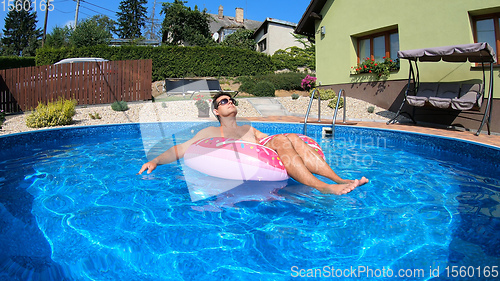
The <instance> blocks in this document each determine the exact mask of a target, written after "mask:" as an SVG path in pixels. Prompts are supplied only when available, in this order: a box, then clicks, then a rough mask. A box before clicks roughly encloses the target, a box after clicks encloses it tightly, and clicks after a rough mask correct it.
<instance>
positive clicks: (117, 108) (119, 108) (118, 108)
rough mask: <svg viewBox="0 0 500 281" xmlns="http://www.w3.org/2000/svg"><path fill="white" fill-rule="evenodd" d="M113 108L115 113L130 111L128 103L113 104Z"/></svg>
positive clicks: (116, 102) (117, 102)
mask: <svg viewBox="0 0 500 281" xmlns="http://www.w3.org/2000/svg"><path fill="white" fill-rule="evenodd" d="M111 108H112V109H113V110H114V111H125V110H127V109H128V105H127V102H126V101H115V102H114V103H113V104H111Z"/></svg>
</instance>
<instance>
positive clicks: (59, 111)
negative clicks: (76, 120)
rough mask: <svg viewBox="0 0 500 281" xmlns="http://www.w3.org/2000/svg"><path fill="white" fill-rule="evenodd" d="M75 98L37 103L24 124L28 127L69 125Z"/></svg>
mask: <svg viewBox="0 0 500 281" xmlns="http://www.w3.org/2000/svg"><path fill="white" fill-rule="evenodd" d="M75 106H76V100H66V99H59V100H58V101H56V102H49V103H47V105H45V104H42V103H39V104H38V106H37V107H36V109H35V111H34V112H32V113H31V114H30V115H28V117H26V125H27V126H28V127H30V128H42V127H51V126H62V125H69V124H71V121H72V120H73V116H74V115H75V114H76V111H75Z"/></svg>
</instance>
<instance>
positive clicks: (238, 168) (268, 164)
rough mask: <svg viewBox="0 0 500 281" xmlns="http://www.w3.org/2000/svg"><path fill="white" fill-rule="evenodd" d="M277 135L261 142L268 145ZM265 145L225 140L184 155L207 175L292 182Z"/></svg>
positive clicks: (308, 140)
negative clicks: (288, 180)
mask: <svg viewBox="0 0 500 281" xmlns="http://www.w3.org/2000/svg"><path fill="white" fill-rule="evenodd" d="M298 136H299V137H300V138H301V139H302V140H304V141H305V142H306V143H307V144H308V145H309V146H311V147H313V148H314V149H315V151H317V152H318V154H319V155H320V156H322V157H323V158H324V154H323V151H322V150H321V147H320V146H319V145H318V143H317V142H315V141H314V140H313V139H311V138H309V137H308V136H304V135H298ZM272 137H274V136H269V137H267V138H265V139H262V140H261V143H262V144H265V143H267V142H268V141H269V140H270V139H272ZM262 144H256V143H251V142H247V141H242V140H235V139H226V138H222V137H215V138H207V139H202V140H199V141H197V142H195V143H193V144H192V145H191V146H189V148H188V149H187V151H186V153H185V154H184V163H185V164H186V165H187V166H188V167H190V168H192V169H194V170H197V171H199V172H202V173H205V174H207V175H210V176H213V177H218V178H225V179H231V180H255V181H282V180H287V179H288V174H287V172H286V170H285V166H284V165H283V163H282V162H281V160H280V158H279V156H278V154H277V153H276V151H274V150H272V149H270V148H268V147H265V146H264V145H262Z"/></svg>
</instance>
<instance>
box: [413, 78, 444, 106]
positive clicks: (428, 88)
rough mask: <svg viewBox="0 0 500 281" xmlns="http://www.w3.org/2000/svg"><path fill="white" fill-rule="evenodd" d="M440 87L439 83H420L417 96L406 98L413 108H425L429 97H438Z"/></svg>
mask: <svg viewBox="0 0 500 281" xmlns="http://www.w3.org/2000/svg"><path fill="white" fill-rule="evenodd" d="M438 85H439V84H438V83H420V87H419V88H418V91H417V95H415V96H407V97H406V100H407V102H408V104H409V105H411V106H424V105H425V103H426V102H427V101H428V100H429V97H435V96H436V93H437V89H438Z"/></svg>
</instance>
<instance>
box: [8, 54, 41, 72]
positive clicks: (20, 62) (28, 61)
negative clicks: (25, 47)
mask: <svg viewBox="0 0 500 281" xmlns="http://www.w3.org/2000/svg"><path fill="white" fill-rule="evenodd" d="M35 65H36V61H35V57H13V56H8V57H0V69H10V68H20V67H30V66H35Z"/></svg>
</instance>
